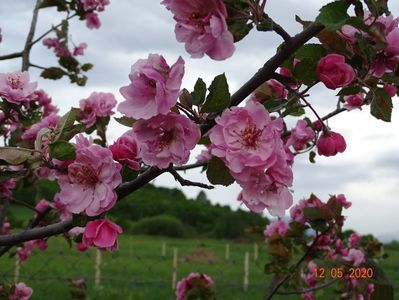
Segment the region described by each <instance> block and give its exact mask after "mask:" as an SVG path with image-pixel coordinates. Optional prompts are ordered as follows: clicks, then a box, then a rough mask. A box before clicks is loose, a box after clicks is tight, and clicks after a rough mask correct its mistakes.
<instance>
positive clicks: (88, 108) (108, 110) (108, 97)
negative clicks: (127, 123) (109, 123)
mask: <svg viewBox="0 0 399 300" xmlns="http://www.w3.org/2000/svg"><path fill="white" fill-rule="evenodd" d="M116 103H117V101H116V99H115V97H114V95H113V94H112V93H101V92H100V93H97V92H93V93H91V94H90V96H89V98H86V99H82V100H80V102H79V107H80V109H81V110H82V112H83V113H82V122H83V123H84V124H85V125H86V126H87V127H91V126H93V125H94V124H95V123H96V120H97V117H107V116H111V115H113V114H114V112H113V111H112V109H113V108H114V107H115V105H116Z"/></svg>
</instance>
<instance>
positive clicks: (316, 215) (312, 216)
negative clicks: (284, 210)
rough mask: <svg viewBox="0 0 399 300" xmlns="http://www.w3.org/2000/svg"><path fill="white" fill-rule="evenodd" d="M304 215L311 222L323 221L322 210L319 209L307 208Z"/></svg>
mask: <svg viewBox="0 0 399 300" xmlns="http://www.w3.org/2000/svg"><path fill="white" fill-rule="evenodd" d="M303 214H304V216H305V218H307V219H309V220H318V219H321V214H320V209H319V208H317V207H305V208H304V209H303Z"/></svg>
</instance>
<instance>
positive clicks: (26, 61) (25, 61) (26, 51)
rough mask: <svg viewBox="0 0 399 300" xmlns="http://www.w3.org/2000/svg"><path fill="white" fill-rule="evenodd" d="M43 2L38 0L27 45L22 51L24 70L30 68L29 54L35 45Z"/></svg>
mask: <svg viewBox="0 0 399 300" xmlns="http://www.w3.org/2000/svg"><path fill="white" fill-rule="evenodd" d="M41 2H42V1H41V0H37V1H36V6H35V9H34V10H33V16H32V21H31V23H30V29H29V33H28V36H27V37H26V42H25V47H24V50H23V52H22V68H21V70H22V71H27V70H28V69H29V55H30V50H31V49H32V45H33V44H32V41H33V37H34V36H35V30H36V24H37V18H38V14H39V8H40V4H41Z"/></svg>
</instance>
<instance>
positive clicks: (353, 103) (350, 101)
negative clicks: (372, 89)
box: [344, 93, 364, 110]
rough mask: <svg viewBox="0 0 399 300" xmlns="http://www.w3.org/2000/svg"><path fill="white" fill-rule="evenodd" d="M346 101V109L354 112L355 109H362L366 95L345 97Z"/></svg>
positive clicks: (359, 94)
mask: <svg viewBox="0 0 399 300" xmlns="http://www.w3.org/2000/svg"><path fill="white" fill-rule="evenodd" d="M344 100H345V101H346V104H345V105H344V107H345V108H346V109H348V110H352V109H355V108H360V109H361V107H362V105H363V102H364V94H363V93H358V94H355V95H350V96H345V97H344Z"/></svg>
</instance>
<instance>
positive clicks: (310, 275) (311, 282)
mask: <svg viewBox="0 0 399 300" xmlns="http://www.w3.org/2000/svg"><path fill="white" fill-rule="evenodd" d="M316 269H317V265H316V264H315V263H314V262H313V261H310V262H309V263H308V269H307V272H306V273H302V274H301V277H302V279H303V281H304V282H305V283H306V284H307V285H308V286H309V287H314V286H316V284H317V277H316Z"/></svg>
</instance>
